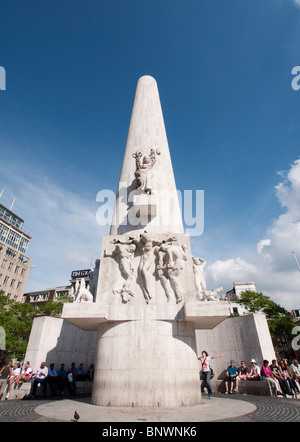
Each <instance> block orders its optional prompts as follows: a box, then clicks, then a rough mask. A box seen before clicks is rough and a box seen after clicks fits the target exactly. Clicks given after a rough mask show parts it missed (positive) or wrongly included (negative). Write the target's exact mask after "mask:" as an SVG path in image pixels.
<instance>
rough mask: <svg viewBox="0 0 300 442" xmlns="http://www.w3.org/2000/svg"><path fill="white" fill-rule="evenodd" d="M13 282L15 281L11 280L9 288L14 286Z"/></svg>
mask: <svg viewBox="0 0 300 442" xmlns="http://www.w3.org/2000/svg"><path fill="white" fill-rule="evenodd" d="M15 282H16V280H15V279H12V280H11V283H10V287H13V286H14V285H15Z"/></svg>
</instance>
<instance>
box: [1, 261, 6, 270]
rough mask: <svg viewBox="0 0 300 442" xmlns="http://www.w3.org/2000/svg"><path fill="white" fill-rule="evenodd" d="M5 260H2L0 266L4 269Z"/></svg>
mask: <svg viewBox="0 0 300 442" xmlns="http://www.w3.org/2000/svg"><path fill="white" fill-rule="evenodd" d="M6 262H7V261H6V259H3V261H2V264H1V267H2V268H3V269H4V267H5V264H6Z"/></svg>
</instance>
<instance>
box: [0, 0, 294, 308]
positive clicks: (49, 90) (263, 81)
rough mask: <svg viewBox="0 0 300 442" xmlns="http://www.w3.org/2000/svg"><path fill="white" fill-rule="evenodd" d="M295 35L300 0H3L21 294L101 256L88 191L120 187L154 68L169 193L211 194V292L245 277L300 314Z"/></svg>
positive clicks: (8, 192) (200, 241)
mask: <svg viewBox="0 0 300 442" xmlns="http://www.w3.org/2000/svg"><path fill="white" fill-rule="evenodd" d="M297 3H298V4H297ZM299 42H300V5H299V1H296V0H227V1H226V2H225V1H224V0H188V1H183V0H169V1H168V0H123V1H121V0H86V1H83V0H80V1H79V0H72V1H70V0H68V1H67V0H63V1H61V0H60V1H57V0H52V1H51V2H50V1H46V0H44V1H43V2H41V1H38V0H28V1H26V2H24V1H23V0H15V1H14V2H10V1H9V0H2V2H1V5H0V66H3V67H4V68H5V70H6V90H5V91H0V158H1V162H0V187H1V188H4V193H3V196H2V198H1V202H2V204H5V205H7V206H10V204H11V202H12V200H13V198H16V200H15V203H14V207H13V208H14V211H15V212H16V213H18V214H19V215H20V216H22V217H23V218H24V219H25V227H26V228H27V229H28V230H30V231H31V233H32V241H31V244H30V246H29V249H28V255H30V256H31V257H32V259H33V266H34V267H33V268H32V271H31V275H30V277H29V281H28V284H27V288H26V290H27V291H31V290H39V289H44V288H47V287H52V286H55V285H63V284H66V283H67V282H68V279H69V276H70V273H71V270H74V269H78V268H88V267H89V266H90V261H91V259H92V260H93V261H94V260H95V259H96V258H98V257H99V255H100V250H101V237H102V235H103V234H106V233H107V232H108V228H105V227H101V226H99V225H97V222H96V211H97V209H98V207H99V203H97V202H96V195H97V193H98V191H99V190H101V189H112V190H116V188H117V183H118V179H119V174H120V169H121V163H122V158H123V153H124V148H125V144H126V137H127V131H128V127H129V121H130V115H131V110H132V104H133V99H134V94H135V88H136V83H137V80H138V78H139V77H141V76H142V75H145V74H148V75H152V76H153V77H154V78H155V79H156V81H157V83H158V88H159V93H160V99H161V103H162V109H163V114H164V119H165V125H166V130H167V136H168V140H169V147H170V152H171V157H172V162H173V169H174V173H175V179H176V184H177V187H178V189H180V190H181V191H183V190H184V189H191V190H196V189H203V190H204V192H205V229H204V233H203V235H201V236H200V237H192V238H191V244H192V251H193V253H194V254H195V255H198V256H201V257H204V258H206V260H207V267H206V278H207V282H208V286H209V287H210V288H211V289H212V288H215V287H216V286H220V285H222V286H223V287H224V291H227V290H230V289H231V288H232V284H233V282H234V281H235V282H238V281H246V280H250V281H252V280H254V281H255V282H256V283H257V289H258V291H263V292H264V293H265V294H268V295H269V296H271V297H272V299H274V300H275V301H277V302H279V303H280V304H281V305H283V306H285V307H286V308H295V307H297V308H299V306H300V299H299V290H300V272H299V271H298V270H297V267H296V264H295V261H294V257H293V255H292V251H296V253H298V256H299V258H300V213H299V212H300V206H299V196H298V190H299V191H300V186H299V187H297V186H298V185H299V182H298V180H300V178H299V177H300V165H299V162H298V159H299V153H300V150H299V139H300V123H299V113H300V112H299V111H300V90H299V91H295V90H293V89H292V87H291V81H292V78H293V77H292V75H291V71H292V68H293V67H294V66H298V65H300V43H299ZM262 241H264V242H262Z"/></svg>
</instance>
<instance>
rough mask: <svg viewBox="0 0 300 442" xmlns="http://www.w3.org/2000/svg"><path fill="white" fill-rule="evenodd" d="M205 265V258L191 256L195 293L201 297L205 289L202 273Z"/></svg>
mask: <svg viewBox="0 0 300 442" xmlns="http://www.w3.org/2000/svg"><path fill="white" fill-rule="evenodd" d="M205 265H206V261H205V259H202V258H196V257H195V256H193V271H194V275H195V276H194V278H195V286H196V295H197V296H198V297H199V298H200V300H201V299H202V292H203V290H206V282H205V279H204V275H203V269H204V267H205Z"/></svg>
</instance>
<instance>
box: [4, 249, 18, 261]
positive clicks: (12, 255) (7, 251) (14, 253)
mask: <svg viewBox="0 0 300 442" xmlns="http://www.w3.org/2000/svg"><path fill="white" fill-rule="evenodd" d="M5 253H6V255H7V256H11V257H13V258H14V257H15V256H16V254H17V252H14V251H13V250H12V249H10V248H9V247H7V249H6V251H5Z"/></svg>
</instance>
